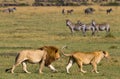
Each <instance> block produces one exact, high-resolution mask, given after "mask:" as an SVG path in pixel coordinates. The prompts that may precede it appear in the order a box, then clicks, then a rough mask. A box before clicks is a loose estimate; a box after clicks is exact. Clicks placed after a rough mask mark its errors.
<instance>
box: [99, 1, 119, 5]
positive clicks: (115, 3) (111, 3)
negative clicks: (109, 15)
mask: <svg viewBox="0 0 120 79" xmlns="http://www.w3.org/2000/svg"><path fill="white" fill-rule="evenodd" d="M100 5H101V6H120V3H117V2H109V3H106V4H100Z"/></svg>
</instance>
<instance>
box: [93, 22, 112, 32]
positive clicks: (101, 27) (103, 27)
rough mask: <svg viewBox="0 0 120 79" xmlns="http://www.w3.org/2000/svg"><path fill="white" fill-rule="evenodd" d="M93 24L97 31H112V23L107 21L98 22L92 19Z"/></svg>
mask: <svg viewBox="0 0 120 79" xmlns="http://www.w3.org/2000/svg"><path fill="white" fill-rule="evenodd" d="M92 25H93V26H94V27H95V31H97V33H98V32H99V31H106V33H107V34H108V33H109V32H110V25H109V24H107V23H102V24H96V23H95V21H94V20H92Z"/></svg>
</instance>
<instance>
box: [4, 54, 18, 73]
mask: <svg viewBox="0 0 120 79" xmlns="http://www.w3.org/2000/svg"><path fill="white" fill-rule="evenodd" d="M19 55H20V54H19V53H18V54H17V56H16V58H15V63H16V62H17V59H18V57H19ZM11 69H12V68H8V69H5V72H8V71H10V70H11Z"/></svg>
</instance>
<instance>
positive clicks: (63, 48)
mask: <svg viewBox="0 0 120 79" xmlns="http://www.w3.org/2000/svg"><path fill="white" fill-rule="evenodd" d="M64 48H67V46H63V47H62V48H61V52H62V54H63V55H64V56H71V54H65V53H64V52H63V49H64Z"/></svg>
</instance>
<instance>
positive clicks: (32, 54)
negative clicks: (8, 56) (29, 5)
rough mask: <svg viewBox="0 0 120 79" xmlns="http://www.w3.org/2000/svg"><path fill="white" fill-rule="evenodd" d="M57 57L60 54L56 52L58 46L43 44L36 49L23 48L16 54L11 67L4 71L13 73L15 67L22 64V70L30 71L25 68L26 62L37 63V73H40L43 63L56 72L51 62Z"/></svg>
mask: <svg viewBox="0 0 120 79" xmlns="http://www.w3.org/2000/svg"><path fill="white" fill-rule="evenodd" d="M59 58H60V54H59V53H58V48H56V47H54V46H43V47H41V48H39V49H37V50H23V51H21V52H20V53H18V55H17V56H16V59H15V64H14V65H13V67H12V68H9V69H6V72H7V71H8V70H11V73H14V69H15V67H16V66H18V65H19V64H22V66H23V70H24V71H25V72H26V73H30V72H28V70H27V65H26V62H29V63H33V64H36V63H39V64H40V67H39V73H42V69H43V67H44V65H45V66H47V67H49V68H50V69H51V70H52V71H54V72H56V71H57V70H56V69H55V68H54V67H53V66H52V65H51V63H52V62H53V61H55V60H57V59H59Z"/></svg>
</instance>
